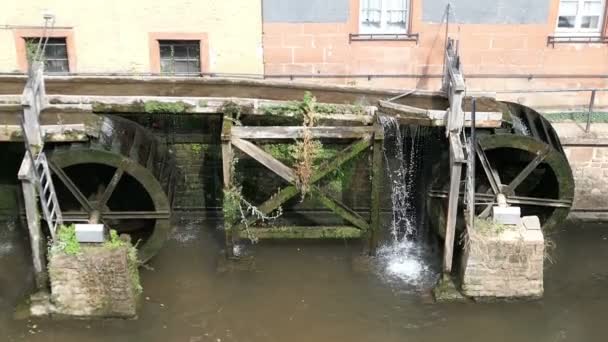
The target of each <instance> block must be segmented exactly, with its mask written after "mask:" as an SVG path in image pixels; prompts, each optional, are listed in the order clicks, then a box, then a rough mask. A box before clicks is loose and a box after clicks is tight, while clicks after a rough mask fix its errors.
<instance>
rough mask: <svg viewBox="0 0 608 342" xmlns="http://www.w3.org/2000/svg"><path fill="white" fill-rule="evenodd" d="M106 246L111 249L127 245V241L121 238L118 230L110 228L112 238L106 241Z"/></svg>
mask: <svg viewBox="0 0 608 342" xmlns="http://www.w3.org/2000/svg"><path fill="white" fill-rule="evenodd" d="M104 246H105V247H107V248H110V249H116V248H120V247H124V246H126V243H125V242H124V241H123V240H121V239H120V236H118V232H117V231H116V230H114V229H110V238H109V239H108V241H106V242H105V243H104Z"/></svg>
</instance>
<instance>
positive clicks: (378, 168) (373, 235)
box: [366, 122, 384, 256]
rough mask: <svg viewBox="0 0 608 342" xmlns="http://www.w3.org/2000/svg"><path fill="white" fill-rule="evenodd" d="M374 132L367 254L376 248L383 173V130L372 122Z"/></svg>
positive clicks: (373, 253) (370, 253) (372, 253)
mask: <svg viewBox="0 0 608 342" xmlns="http://www.w3.org/2000/svg"><path fill="white" fill-rule="evenodd" d="M374 127H375V128H376V133H375V134H374V146H373V150H372V153H373V155H372V181H371V199H370V201H371V206H370V212H369V215H370V230H369V232H368V246H367V249H368V250H367V251H366V252H367V254H368V255H370V256H373V255H375V254H376V249H377V248H378V238H379V231H380V191H381V188H382V178H383V175H384V167H383V161H384V156H383V150H382V140H383V139H384V132H383V131H382V129H381V127H380V125H379V124H378V123H377V122H376V123H375V124H374Z"/></svg>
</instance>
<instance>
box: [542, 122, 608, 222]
mask: <svg viewBox="0 0 608 342" xmlns="http://www.w3.org/2000/svg"><path fill="white" fill-rule="evenodd" d="M553 127H554V128H555V130H556V131H557V133H558V135H559V137H560V140H561V143H562V145H563V147H564V152H565V153H566V157H567V158H568V161H569V162H570V165H571V167H572V174H573V175H574V185H575V187H574V190H575V193H574V206H573V209H574V211H575V212H576V211H592V210H594V211H603V210H605V209H608V123H593V124H592V125H591V130H590V132H589V133H586V132H585V124H584V123H574V122H562V123H553Z"/></svg>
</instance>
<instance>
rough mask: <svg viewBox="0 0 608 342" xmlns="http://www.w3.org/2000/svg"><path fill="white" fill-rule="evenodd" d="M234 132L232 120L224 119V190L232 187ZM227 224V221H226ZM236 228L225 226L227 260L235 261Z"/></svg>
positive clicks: (222, 137)
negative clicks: (231, 135)
mask: <svg viewBox="0 0 608 342" xmlns="http://www.w3.org/2000/svg"><path fill="white" fill-rule="evenodd" d="M231 131H232V120H230V118H228V117H224V121H223V123H222V136H221V139H222V172H223V181H224V190H225V191H226V190H228V189H230V188H231V187H232V158H233V154H232V153H233V152H232V143H231V139H230V132H231ZM224 222H225V221H224ZM234 229H235V227H226V226H224V248H225V254H226V258H228V259H234V258H235V255H234V240H237V239H238V234H235V232H234Z"/></svg>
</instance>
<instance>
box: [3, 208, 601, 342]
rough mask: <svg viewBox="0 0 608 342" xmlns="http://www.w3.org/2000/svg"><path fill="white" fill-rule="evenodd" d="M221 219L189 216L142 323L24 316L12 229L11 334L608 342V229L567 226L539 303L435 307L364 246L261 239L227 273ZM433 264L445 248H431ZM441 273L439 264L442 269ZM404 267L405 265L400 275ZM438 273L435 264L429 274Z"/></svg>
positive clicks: (152, 275) (8, 236)
mask: <svg viewBox="0 0 608 342" xmlns="http://www.w3.org/2000/svg"><path fill="white" fill-rule="evenodd" d="M219 224H220V223H219V222H217V221H213V220H192V219H185V218H184V219H179V220H177V223H176V233H175V234H174V235H173V238H172V239H171V240H170V241H169V242H168V243H167V244H166V246H165V248H163V250H162V251H161V253H160V254H159V255H158V256H157V257H156V258H154V259H153V261H152V262H151V263H150V266H151V267H152V268H153V269H142V271H141V272H142V282H143V286H144V300H143V303H142V306H141V309H140V316H139V319H138V320H131V321H123V320H102V321H78V320H77V321H49V320H44V319H31V320H13V318H12V307H13V305H14V303H15V302H16V301H17V300H18V298H19V297H20V296H21V295H22V294H23V293H24V292H25V291H27V289H28V288H29V287H30V286H31V283H32V277H31V276H30V269H29V257H28V252H27V247H26V246H27V240H26V239H25V238H24V237H23V235H22V232H21V230H20V229H19V228H18V227H16V226H15V225H9V226H6V224H3V229H4V230H0V270H1V273H0V341H2V342H4V341H44V342H51V341H53V342H54V341H57V342H87V341H185V342H195V341H215V342H220V341H242V342H245V341H256V342H258V341H259V342H271V341H280V342H283V341H294V342H297V341H320V342H323V341H331V342H334V341H353V342H356V341H387V342H390V341H395V342H397V341H399V342H403V341H467V342H471V341H535V342H544V341H547V342H553V341H577V342H586V341H590V342H591V341H607V340H608V335H607V334H606V329H605V326H604V325H605V321H606V319H605V317H606V316H605V313H606V310H607V309H608V292H607V291H606V289H608V225H606V224H604V225H602V224H589V223H576V222H568V223H566V224H564V225H563V228H562V229H561V230H559V231H557V232H555V234H554V236H553V239H554V241H555V242H556V244H557V249H556V252H555V255H554V258H555V263H554V264H553V265H547V267H546V274H545V296H544V298H543V299H542V300H538V301H532V302H496V303H476V304H473V303H465V304H463V303H444V304H433V303H431V301H430V300H429V296H428V294H427V293H428V284H427V283H425V282H424V281H423V282H418V283H412V282H411V281H408V280H407V279H400V278H399V277H398V276H394V275H392V274H391V272H386V270H385V269H382V266H381V265H380V266H378V265H376V266H378V267H380V269H376V270H372V271H369V272H365V271H362V270H360V268H353V266H352V260H353V256H356V255H357V254H358V252H359V250H360V246H358V245H357V244H356V243H352V242H344V241H341V242H336V243H273V244H269V243H261V244H258V245H255V246H247V247H245V253H248V254H250V255H252V256H254V260H255V267H254V268H253V269H252V270H249V271H235V272H227V273H218V272H217V271H216V270H217V268H216V267H217V261H218V259H219V258H221V256H220V249H221V234H220V233H221V232H219V231H218V230H217V227H218V226H219ZM423 258H425V260H423V261H424V265H434V264H436V263H437V262H436V261H437V260H436V259H437V258H438V255H436V254H433V253H427V254H424V255H423ZM431 269H432V267H431ZM397 273H398V272H397ZM427 273H428V274H431V275H432V272H427Z"/></svg>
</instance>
